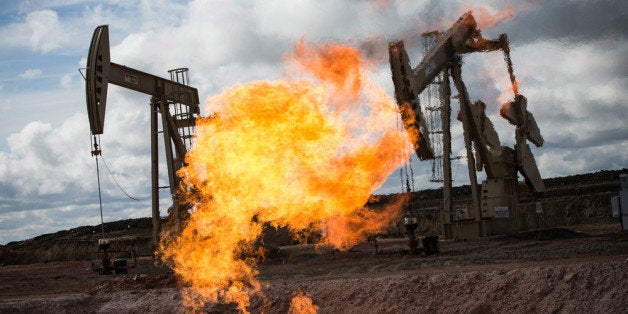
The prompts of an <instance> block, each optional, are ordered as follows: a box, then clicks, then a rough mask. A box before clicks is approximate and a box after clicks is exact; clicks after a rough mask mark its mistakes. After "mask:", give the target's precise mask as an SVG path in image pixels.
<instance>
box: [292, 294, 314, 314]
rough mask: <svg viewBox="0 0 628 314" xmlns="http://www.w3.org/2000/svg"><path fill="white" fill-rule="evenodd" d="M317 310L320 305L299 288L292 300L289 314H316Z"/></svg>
mask: <svg viewBox="0 0 628 314" xmlns="http://www.w3.org/2000/svg"><path fill="white" fill-rule="evenodd" d="M317 311H318V306H316V305H314V303H312V299H310V297H309V296H308V295H307V294H304V293H303V292H301V290H299V291H298V292H297V295H295V296H294V298H292V301H291V302H290V309H288V314H316V312H317Z"/></svg>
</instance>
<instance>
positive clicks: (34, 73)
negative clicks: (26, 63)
mask: <svg viewBox="0 0 628 314" xmlns="http://www.w3.org/2000/svg"><path fill="white" fill-rule="evenodd" d="M41 74H42V72H41V70H40V69H27V70H26V71H24V72H22V73H21V74H20V77H21V78H23V79H27V80H31V79H34V78H38V77H40V76H41Z"/></svg>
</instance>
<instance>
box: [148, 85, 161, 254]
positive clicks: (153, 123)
mask: <svg viewBox="0 0 628 314" xmlns="http://www.w3.org/2000/svg"><path fill="white" fill-rule="evenodd" d="M150 110H151V112H150V154H151V163H150V171H151V191H152V201H153V202H152V214H153V234H152V237H153V250H156V249H157V247H158V245H159V234H160V232H161V216H160V214H159V154H158V146H157V144H158V140H159V139H158V133H159V130H158V126H157V112H158V108H157V99H156V98H155V97H153V98H152V99H151V102H150Z"/></svg>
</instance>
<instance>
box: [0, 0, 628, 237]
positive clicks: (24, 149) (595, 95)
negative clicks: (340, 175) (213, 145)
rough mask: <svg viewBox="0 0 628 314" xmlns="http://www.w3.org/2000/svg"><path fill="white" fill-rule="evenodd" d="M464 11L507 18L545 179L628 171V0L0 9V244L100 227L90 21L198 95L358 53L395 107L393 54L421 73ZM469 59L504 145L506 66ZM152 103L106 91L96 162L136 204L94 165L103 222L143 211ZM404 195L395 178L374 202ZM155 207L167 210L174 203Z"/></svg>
mask: <svg viewBox="0 0 628 314" xmlns="http://www.w3.org/2000/svg"><path fill="white" fill-rule="evenodd" d="M469 9H471V10H473V11H474V12H476V13H477V15H485V16H489V17H491V16H492V17H499V18H501V22H500V23H498V24H496V25H494V26H491V27H489V28H487V29H484V30H483V34H484V35H485V37H497V36H498V35H499V34H500V33H503V32H505V33H507V34H508V35H509V38H510V42H511V55H512V60H513V62H514V65H515V74H516V75H517V78H518V79H519V80H520V84H521V85H520V86H521V87H520V91H521V93H522V94H524V95H525V96H526V97H527V98H528V106H529V107H528V108H529V110H530V111H531V112H533V113H534V115H535V117H536V119H537V122H538V124H539V127H540V129H541V131H542V133H543V136H544V137H545V141H546V143H545V145H544V146H543V147H541V148H534V149H533V151H534V153H535V155H536V159H537V163H538V165H539V168H540V172H541V175H542V176H543V177H555V176H563V175H571V174H577V173H584V172H591V171H597V170H610V169H621V168H624V167H626V166H628V157H627V156H628V155H627V154H626V153H625V152H626V150H627V148H628V128H627V127H626V125H627V124H628V104H627V103H626V99H628V92H627V87H628V85H627V81H626V79H627V74H628V66H627V64H628V63H627V61H628V60H627V56H628V44H627V42H626V38H625V37H626V30H627V29H628V16H627V11H628V2H625V1H540V0H530V1H510V2H504V1H469V2H465V1H436V0H433V1H427V0H426V1H421V0H419V1H410V0H407V1H403V0H399V1H394V0H390V1H337V0H322V1H321V0H310V1H295V0H285V1H167V0H151V1H148V0H145V1H127V0H109V1H100V0H99V1H95V0H94V1H80V0H23V1H2V2H1V3H0V244H4V243H7V242H10V241H14V240H21V239H27V238H30V237H33V236H36V235H39V234H43V233H48V232H53V231H57V230H62V229H68V228H72V227H76V226H80V225H96V224H98V223H99V222H100V217H99V210H98V190H97V180H96V165H95V160H94V158H93V157H91V156H90V149H91V147H90V133H89V127H88V120H87V116H86V109H85V91H84V81H83V79H82V77H81V74H80V73H79V70H78V69H79V68H82V67H84V66H85V62H86V56H87V50H88V48H89V43H90V39H91V36H92V33H93V30H94V28H95V27H96V26H98V25H102V24H108V25H109V33H110V42H111V56H112V57H111V59H112V61H114V62H116V63H119V64H124V65H128V66H131V67H134V68H137V69H140V70H143V71H146V72H149V73H153V74H156V75H161V76H163V77H166V76H167V70H169V69H173V68H178V67H189V68H190V81H191V85H193V86H194V87H196V88H198V90H199V96H200V97H201V99H202V100H204V99H206V98H207V97H209V96H211V95H215V94H217V93H220V92H221V91H222V90H223V88H226V87H229V86H233V85H234V84H237V83H245V82H249V81H253V80H274V79H279V78H281V74H282V71H283V58H284V56H285V55H286V54H289V53H290V52H291V48H292V45H293V44H294V42H296V41H298V40H299V39H300V38H302V37H305V38H306V39H307V40H308V41H311V42H324V41H333V42H340V43H345V44H348V45H352V46H356V47H360V48H361V49H362V50H363V51H364V52H365V54H366V55H368V56H369V57H370V58H372V60H374V61H375V64H376V69H375V71H373V72H372V73H371V74H370V75H371V76H372V79H373V80H374V81H375V82H377V83H378V84H380V85H381V86H382V87H383V88H384V89H385V90H386V91H387V92H388V93H389V94H390V95H391V96H392V95H393V86H392V82H391V79H390V70H389V65H388V63H387V50H386V49H387V43H388V42H389V41H392V40H399V39H404V40H405V41H406V47H407V48H408V50H409V55H410V58H411V59H412V63H413V65H416V64H417V63H418V62H419V61H420V58H421V47H420V46H418V43H419V42H420V34H421V33H422V32H425V31H430V30H434V29H441V30H444V29H446V28H447V27H449V25H451V23H452V22H453V21H455V20H456V19H457V18H458V17H459V16H460V15H461V14H462V13H464V12H465V11H467V10H469ZM502 12H512V13H514V14H506V15H504V14H502ZM465 58H466V59H465V65H464V67H463V72H464V73H463V75H464V79H465V82H466V84H467V87H468V89H469V92H470V95H471V100H472V101H474V100H476V99H482V100H483V101H484V102H485V103H487V104H488V107H487V113H488V114H489V116H490V117H491V119H492V120H493V122H494V124H495V126H496V128H497V130H498V132H499V134H500V139H501V140H502V144H504V145H512V144H513V142H514V130H513V128H512V127H511V126H510V125H508V123H507V122H506V121H505V120H503V119H502V118H500V117H499V114H498V108H499V107H500V105H499V102H501V101H503V100H505V99H507V98H508V97H509V94H508V90H507V89H506V88H507V85H504V82H507V73H506V69H505V65H504V62H503V60H502V58H501V55H500V54H499V53H489V54H477V55H471V56H468V57H465ZM504 97H505V98H504ZM148 101H149V97H148V96H146V95H142V94H139V93H135V92H132V91H128V90H123V89H122V88H118V87H115V86H114V87H110V89H109V97H108V107H107V124H106V126H105V134H104V136H103V137H102V148H103V156H104V158H105V160H106V162H107V164H108V166H109V168H110V169H111V171H112V172H113V173H114V176H115V178H116V179H117V180H118V182H119V183H120V185H121V186H123V187H124V188H125V190H126V191H127V192H128V193H129V194H130V195H132V196H135V197H137V198H139V199H140V201H133V200H130V199H128V198H126V197H125V196H124V194H122V192H121V191H120V190H119V189H118V187H117V186H116V185H115V183H114V182H113V180H112V179H111V177H110V176H109V174H108V173H107V171H106V169H105V168H102V163H101V171H102V173H103V176H102V185H103V206H104V216H105V220H106V221H111V220H118V219H125V218H136V217H148V216H150V177H149V174H150V144H149V130H150V127H149V125H150V123H149V110H148V109H149V107H148ZM454 106H455V107H457V105H456V104H455V102H454ZM203 114H208V113H207V112H205V111H203ZM452 131H453V133H454V154H455V155H464V147H463V144H462V138H461V126H460V123H459V122H457V121H454V122H453V130H452ZM465 165H466V162H465V161H464V159H462V160H459V161H458V162H456V163H454V166H453V168H454V169H453V170H454V179H455V182H454V184H456V185H459V184H465V183H468V182H469V181H468V177H467V175H468V174H467V170H466V166H465ZM412 168H413V170H414V173H415V185H416V189H424V188H436V187H438V185H437V184H434V183H430V182H429V180H428V179H429V176H430V168H431V165H430V164H429V163H424V162H421V163H419V162H416V161H415V162H413V164H412ZM161 173H162V174H164V175H162V177H161V178H160V184H162V185H165V184H166V183H167V177H166V176H165V173H166V172H165V168H164V167H162V171H161ZM480 178H482V175H480ZM400 190H401V183H400V180H399V174H398V173H395V174H393V175H391V177H390V178H389V180H388V182H386V183H385V184H384V185H383V186H382V187H381V188H380V189H379V190H377V191H376V192H377V193H394V192H398V191H400ZM161 198H162V202H161V203H162V212H165V208H166V207H167V204H168V199H169V195H168V194H167V193H166V192H165V191H164V193H163V194H162V195H161Z"/></svg>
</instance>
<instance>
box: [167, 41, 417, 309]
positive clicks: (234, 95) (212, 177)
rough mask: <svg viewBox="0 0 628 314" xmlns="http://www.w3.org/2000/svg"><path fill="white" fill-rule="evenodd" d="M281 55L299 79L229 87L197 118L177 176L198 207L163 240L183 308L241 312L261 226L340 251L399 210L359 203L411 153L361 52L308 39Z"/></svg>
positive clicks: (251, 291)
mask: <svg viewBox="0 0 628 314" xmlns="http://www.w3.org/2000/svg"><path fill="white" fill-rule="evenodd" d="M287 59H288V61H289V62H291V64H294V65H296V67H295V68H296V69H300V71H301V73H300V75H298V76H299V78H293V79H291V80H281V81H274V82H266V81H258V82H252V83H248V84H243V85H239V86H235V87H232V88H228V89H226V90H225V91H224V92H223V93H222V94H221V95H217V96H214V97H210V98H209V99H208V101H207V105H208V108H212V109H214V110H215V111H216V113H215V115H213V116H211V117H205V118H200V119H199V120H198V121H197V124H196V138H195V142H194V146H193V147H192V148H191V150H190V151H189V152H188V154H187V155H186V163H187V164H188V166H186V167H184V168H182V169H181V170H180V172H179V173H178V174H179V175H180V176H181V177H182V178H183V181H184V183H185V187H184V188H183V189H182V191H181V192H182V197H184V198H185V199H186V200H187V201H188V202H190V204H193V205H194V207H193V208H194V210H193V211H192V212H191V213H190V219H189V221H188V223H187V224H186V226H185V228H184V229H183V230H182V231H181V233H180V234H179V235H178V236H177V237H176V238H174V239H170V240H164V241H162V243H161V248H160V253H161V254H162V258H163V260H164V261H166V262H167V263H169V265H171V266H172V267H173V269H174V271H175V272H176V274H177V275H178V277H179V278H180V281H181V282H182V283H183V284H184V286H185V287H187V288H186V289H184V290H183V292H184V293H183V295H184V300H183V301H184V305H185V306H186V307H188V308H199V307H202V306H203V305H204V304H205V303H206V302H223V303H232V302H233V303H236V304H237V305H238V309H239V310H241V311H243V312H245V311H246V308H247V306H248V305H249V298H250V296H252V295H255V294H258V295H261V288H260V287H261V283H260V282H259V281H258V280H257V279H256V278H255V277H256V275H257V269H256V261H257V258H259V257H260V256H261V255H263V249H261V248H260V247H259V245H257V243H256V241H257V240H258V238H259V236H260V234H261V231H262V228H263V225H264V224H265V223H268V224H271V225H272V226H275V227H279V226H287V227H289V229H290V230H291V231H292V232H294V233H295V234H296V233H303V232H317V233H319V234H321V235H322V241H323V243H326V244H328V245H332V246H334V247H336V248H339V249H347V248H349V247H351V246H353V245H355V244H356V243H358V242H360V241H363V240H365V238H366V236H368V235H369V234H370V233H373V232H377V231H378V230H380V229H382V228H383V227H386V226H388V223H389V222H390V220H391V219H392V218H394V217H396V216H398V213H399V210H400V206H398V207H389V208H387V209H385V210H383V211H372V210H368V209H365V208H364V204H365V203H366V202H367V200H368V198H369V196H370V195H371V193H372V191H373V190H375V189H377V188H378V187H379V186H381V184H383V183H384V181H385V180H386V178H387V177H388V175H389V174H390V173H392V172H393V171H394V170H395V169H396V168H398V167H399V166H400V165H402V164H404V163H405V162H407V160H408V158H409V156H410V154H411V151H410V149H408V148H409V147H411V145H409V143H408V137H407V135H406V134H405V132H404V131H401V130H398V129H397V128H396V126H395V121H396V115H397V114H398V112H397V111H396V104H395V103H394V101H393V100H392V99H391V98H390V97H389V96H388V95H387V94H386V93H385V92H384V91H383V90H382V89H381V88H380V87H378V86H376V85H375V84H373V83H372V82H370V81H369V79H368V76H367V75H366V74H365V72H364V69H365V66H366V67H367V68H368V62H367V60H364V59H363V58H362V56H361V55H360V52H359V51H358V50H357V49H355V48H352V47H347V46H342V45H336V44H322V45H313V44H308V43H306V42H305V41H304V40H301V41H300V42H299V43H297V44H296V45H295V47H294V54H292V55H291V56H289V57H288V58H287ZM308 77H309V78H308ZM312 77H313V78H314V79H312ZM310 303H311V301H310Z"/></svg>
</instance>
